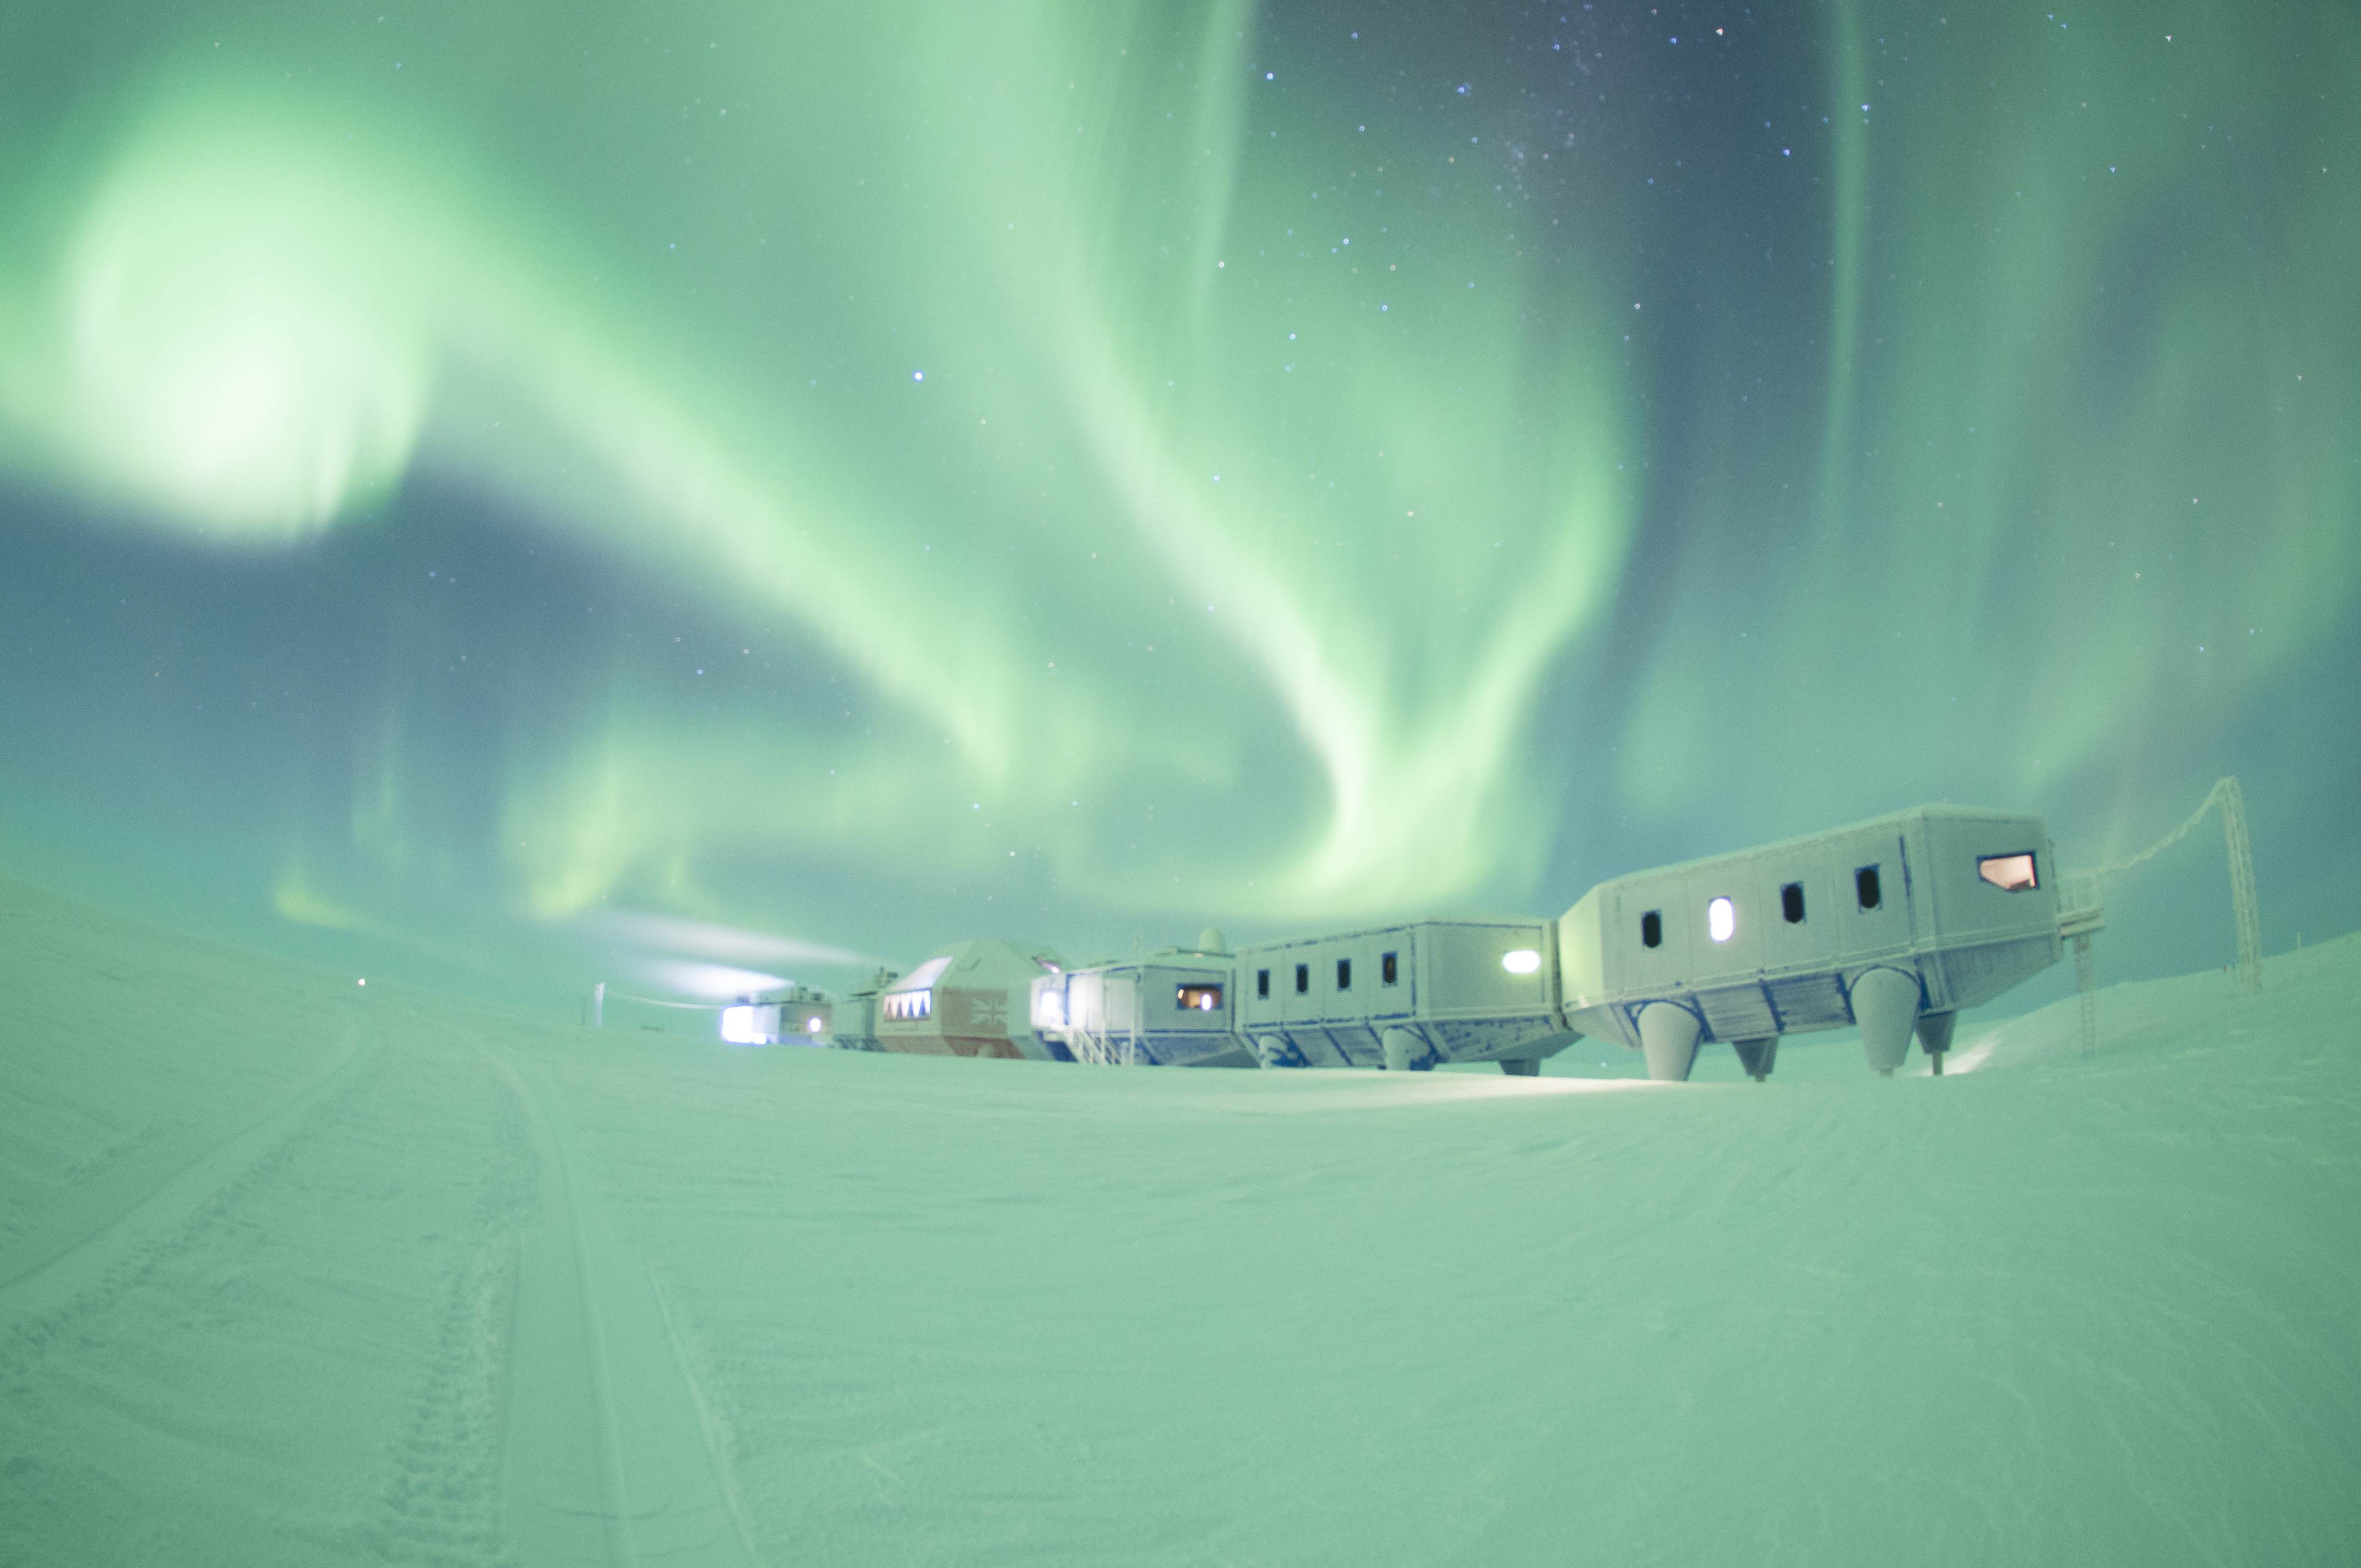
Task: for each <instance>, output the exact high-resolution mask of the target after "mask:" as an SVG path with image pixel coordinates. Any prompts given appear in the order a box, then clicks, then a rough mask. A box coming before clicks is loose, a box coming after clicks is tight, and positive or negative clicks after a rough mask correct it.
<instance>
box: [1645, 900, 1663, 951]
mask: <svg viewBox="0 0 2361 1568" xmlns="http://www.w3.org/2000/svg"><path fill="white" fill-rule="evenodd" d="M1640 945H1641V946H1642V947H1643V948H1661V947H1663V946H1664V916H1663V915H1661V914H1659V913H1658V912H1657V911H1655V910H1653V909H1651V910H1649V911H1648V913H1646V914H1645V915H1642V916H1640Z"/></svg>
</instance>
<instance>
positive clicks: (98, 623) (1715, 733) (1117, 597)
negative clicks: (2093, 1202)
mask: <svg viewBox="0 0 2361 1568" xmlns="http://www.w3.org/2000/svg"><path fill="white" fill-rule="evenodd" d="M0 70H5V72H6V77H5V92H0V135H5V138H6V140H7V143H8V145H9V146H11V147H12V148H22V149H27V151H28V152H29V153H30V154H31V156H29V157H19V158H15V159H9V160H7V162H6V163H5V167H0V236H5V247H0V484H5V488H0V504H5V507H6V522H5V528H0V538H5V552H6V554H5V556H0V573H5V578H6V582H5V587H0V605H5V609H6V610H7V613H8V618H9V624H10V626H11V629H12V630H13V631H14V633H15V634H16V641H17V644H18V646H17V648H16V652H15V653H14V655H13V656H12V660H11V668H10V674H9V675H8V676H7V678H6V680H5V683H0V722H5V725H6V726H7V729H8V732H9V733H11V734H12V735H15V736H17V737H19V738H20V739H21V740H23V742H24V743H23V744H22V745H20V746H18V747H16V748H13V749H12V751H11V753H10V755H9V756H8V757H7V759H6V761H5V765H0V802H5V809H6V814H7V821H8V836H7V839H6V840H5V844H6V853H7V857H8V859H7V861H6V862H5V865H6V867H7V868H8V869H10V870H11V871H13V872H16V873H18V874H24V875H27V876H34V877H37V878H41V879H44V880H49V881H54V882H60V883H68V884H71V885H75V886H77V887H80V888H82V890H83V891H84V892H85V893H86V894H89V895H90V896H93V897H97V898H101V899H104V900H109V901H115V902H123V903H132V904H146V905H150V906H153V907H157V908H159V909H163V910H165V911H166V912H168V913H170V914H172V915H174V916H176V917H178V918H181V919H182V920H185V921H192V922H197V923H202V924H205V925H209V926H211V927H214V928H217V929H221V930H224V931H227V932H231V933H233V934H238V935H242V936H245V937H247V938H250V939H254V940H258V941H265V942H271V943H277V944H280V945H285V946H291V947H294V948H299V949H301V950H303V951H306V952H309V953H313V954H316V955H321V956H335V958H336V959H337V961H340V962H342V961H346V959H355V960H356V961H366V962H370V963H375V964H379V965H386V964H390V965H391V966H393V967H394V968H396V969H401V968H402V967H403V966H405V965H408V966H412V968H413V970H414V971H415V972H421V973H423V972H427V971H428V970H429V969H434V970H436V972H444V971H448V972H451V973H462V972H464V973H467V974H469V975H471V976H472V977H473V979H474V981H475V982H477V983H499V984H501V985H509V986H514V985H526V986H543V985H548V986H555V985H558V984H565V985H569V986H570V985H572V984H574V983H576V982H577V981H579V980H581V979H583V978H586V977H587V976H588V975H590V974H592V973H594V972H599V971H598V970H594V969H592V968H590V967H588V965H589V964H591V963H592V962H593V960H592V959H590V958H589V957H588V954H589V953H591V952H593V951H601V950H604V948H613V947H614V946H615V945H616V944H617V943H619V942H620V943H622V944H623V945H624V946H629V945H631V942H630V939H628V938H626V937H623V936H619V935H618V932H619V931H621V930H623V929H624V927H620V926H618V925H617V924H616V922H617V921H619V920H633V919H637V920H642V924H641V925H639V926H636V927H630V929H631V930H636V931H640V932H642V933H643V932H644V931H645V930H646V929H647V927H646V926H645V924H644V919H643V917H646V916H664V917H668V918H675V919H677V920H680V921H686V922H696V923H698V925H697V927H696V928H697V929H710V928H720V927H726V928H729V929H730V930H733V931H740V932H759V933H765V934H770V935H771V936H773V937H775V938H778V939H779V942H780V947H779V948H777V949H776V950H775V951H774V952H773V953H772V954H771V958H772V959H774V960H776V959H780V958H781V955H785V958H786V959H793V960H794V961H795V962H796V963H798V964H801V965H802V966H803V967H802V968H798V969H796V970H795V972H796V974H797V976H798V977H799V978H812V979H818V980H819V981H823V982H824V983H829V984H835V983H840V982H841V981H842V980H843V979H844V978H846V976H847V973H848V972H849V970H850V969H851V967H852V966H853V965H854V964H855V963H856V962H857V961H858V960H860V959H862V958H875V959H886V960H892V961H895V962H897V963H907V962H909V961H910V960H912V959H915V958H916V957H917V956H918V955H919V954H920V953H921V952H923V951H924V950H925V949H926V948H928V947H929V946H932V945H934V944H937V943H939V942H941V941H944V940H946V939H950V938H957V937H960V936H963V935H967V934H970V933H972V932H975V931H985V930H1006V931H1009V932H1011V933H1012V934H1017V933H1022V934H1037V933H1038V934H1039V935H1042V936H1044V937H1046V938H1049V940H1051V941H1054V942H1058V943H1060V944H1061V945H1064V946H1067V947H1068V948H1070V949H1071V950H1072V951H1073V952H1075V954H1076V956H1083V955H1084V954H1085V953H1086V952H1089V951H1094V950H1100V949H1104V948H1112V947H1116V946H1121V945H1126V944H1127V943H1129V942H1130V941H1131V940H1132V939H1133V938H1134V936H1135V934H1138V935H1140V936H1142V937H1144V938H1145V939H1147V940H1148V941H1149V942H1151V943H1160V942H1163V941H1169V940H1171V939H1173V938H1178V937H1181V936H1185V935H1188V934H1191V933H1193V931H1194V930H1195V929H1196V927H1197V926H1198V925H1200V924H1202V923H1203V922H1205V921H1214V922H1219V923H1222V924H1224V925H1227V926H1229V927H1232V929H1233V930H1234V931H1239V932H1262V931H1268V930H1274V929H1279V928H1286V927H1301V926H1305V925H1308V924H1314V923H1334V922H1341V921H1347V920H1354V919H1360V918H1368V917H1376V916H1385V915H1391V914H1398V913H1403V912H1412V913H1441V912H1444V911H1446V910H1452V909H1466V908H1470V907H1482V908H1522V909H1530V910H1532V911H1534V912H1536V913H1543V914H1554V913H1556V912H1557V911H1559V910H1560V909H1562V908H1564V907H1565V905H1567V904H1569V903H1571V902H1572V901H1573V899H1574V898H1575V897H1576V895H1577V894H1579V893H1580V892H1581V891H1582V890H1583V888H1584V887H1586V886H1587V885H1588V884H1589V883H1591V882H1593V881H1596V880H1598V878H1601V877H1605V876H1609V875H1612V874H1616V873H1618V872H1623V871H1628V870H1631V869H1634V868H1636V867H1639V866H1642V865H1645V864H1649V863H1653V862H1655V861H1664V860H1671V859H1682V858H1686V857H1687V856H1690V855H1693V854H1700V853H1707V852H1711V851H1715V850H1723V849H1729V848H1733V847H1737V846H1738V845H1741V844H1742V843H1745V842H1749V841H1753V840H1756V839H1768V838H1776V837H1784V836H1787V835H1790V834H1794V833H1799V832H1805V831H1810V830H1813V829H1816V828H1821V827H1825V826H1829V825H1832V824H1834V823H1836V822H1839V821H1842V820H1845V819H1847V818H1850V817H1858V816H1865V815H1869V814H1872V813H1873V812H1878V811H1883V810H1887V809H1891V808H1893V807H1895V806H1902V805H1905V804H1908V803H1910V802H1912V801H1915V800H1918V799H1927V798H1938V797H1949V798H1956V799H1963V800H1971V801H1974V802H1977V803H1980V804H1988V805H1992V806H2001V807H2005V808H2011V809H2016V808H2029V809H2036V810H2040V811H2043V812H2045V813H2046V814H2048V817H2049V819H2050V821H2051V825H2052V828H2053V830H2054V831H2055V832H2056V833H2057V836H2058V839H2059V848H2060V850H2061V853H2062V854H2063V855H2064V857H2065V859H2066V860H2067V861H2069V862H2070V863H2072V862H2081V863H2095V862H2097V861H2101V860H2103V859H2107V858H2111V857H2113V856H2114V855H2117V854H2119V853H2121V852H2122V851H2125V850H2131V849H2136V848H2137V847H2138V846H2139V845H2140V844H2141V843H2143V842H2145V841H2146V840H2147V839H2150V838H2153V837H2154V836H2155V835H2156V834H2157V833H2158V832H2160V831H2161V830H2162V829H2163V828H2166V827H2169V825H2170V824H2171V823H2172V822H2173V821H2175V820H2177V819H2178V818H2179V817H2180V815H2181V814H2182V813H2183V812H2184V811H2185V810H2186V809H2187V808H2188V806H2191V805H2193V804H2194V802H2195V800H2196V798H2197V797H2198V795H2202V791H2203V789H2204V788H2205V786H2206V785H2207V784H2210V782H2211V781H2212V779H2213V777H2214V776H2215V775H2216V774H2218V773H2230V772H2235V773H2242V774H2243V775H2244V776H2245V777H2246V781H2247V789H2248V794H2249V798H2250V801H2251V802H2252V803H2253V809H2254V811H2255V814H2256V818H2257V850H2258V854H2259V855H2260V856H2261V858H2262V861H2263V869H2262V875H2263V881H2264V906H2265V916H2266V920H2267V922H2268V926H2267V936H2268V939H2269V941H2270V943H2271V945H2272V946H2273V947H2274V948H2277V947H2283V946H2287V945H2290V944H2291V943H2292V941H2293V940H2294V937H2295V933H2296V932H2297V931H2298V930H2301V929H2303V928H2305V923H2306V922H2307V921H2308V922H2309V923H2310V926H2311V928H2312V930H2313V931H2315V932H2316V933H2317V934H2319V935H2321V936H2325V935H2329V934H2331V933H2333V932H2334V931H2338V930H2342V929H2345V928H2346V927H2349V926H2350V925H2351V924H2352V923H2353V920H2352V912H2353V905H2352V899H2351V892H2350V890H2351V888H2352V886H2353V885H2354V879H2355V877H2356V874H2361V830H2356V826H2355V823H2354V821H2353V807H2352V802H2353V801H2354V799H2355V798H2356V794H2361V740H2356V734H2361V724H2356V719H2357V718H2361V700H2356V696H2355V689H2354V680H2353V672H2354V669H2355V667H2356V664H2355V661H2356V654H2361V635H2356V616H2355V613H2354V608H2353V607H2354V596H2355V589H2356V563H2357V560H2361V466H2356V464H2361V442H2356V431H2361V379H2357V378H2361V298H2356V291H2355V290H2354V289H2353V287H2352V282H2351V279H2352V273H2353V260H2352V258H2353V257H2354V256H2355V255H2356V253H2361V16H2356V13H2355V12H2354V11H2353V10H2352V9H2351V8H2350V7H2349V6H2345V5H2331V4H2320V5H2295V4H2289V5H2271V6H2265V7H2262V8H2261V9H2259V10H2257V9H2256V8H2254V7H2244V8H2239V9H2238V10H2236V11H2235V13H2233V12H2232V11H2230V10H2227V9H2225V8H2223V7H2220V6H2218V5H2217V6H2211V7H2209V6H2204V5H2170V6H2165V7H2160V8H2159V7H2155V6H2148V5H2131V4H2114V5H2102V6H2097V7H2094V8H2092V10H2091V11H2090V12H2088V13H2087V14H2085V13H2081V12H2059V13H2056V14H2055V15H2051V14H2048V13H2044V12H2041V11H2037V10H2026V9H2018V8H2015V7H2000V6H1982V5H1971V6H1962V7H1960V8H1959V14H1957V15H1952V16H1948V17H1938V16H1933V15H1929V14H1927V12H1926V11H1925V9H1924V8H1923V7H1916V6H1902V5H1859V4H1845V5H1833V6H1830V7H1827V8H1824V9H1822V10H1821V11H1819V12H1817V13H1814V14H1810V15H1808V16H1806V15H1800V14H1799V15H1797V16H1792V17H1789V18H1786V19H1781V20H1768V19H1759V18H1756V17H1754V16H1750V15H1749V14H1748V13H1746V12H1744V11H1738V10H1733V11H1730V12H1727V13H1724V12H1717V11H1711V10H1708V9H1707V8H1702V7H1697V8H1683V7H1674V8H1670V9H1661V10H1660V9H1652V8H1649V7H1623V6H1615V7H1602V8H1600V9H1597V10H1594V9H1592V8H1590V7H1586V6H1582V5H1562V6H1554V7H1549V6H1533V7H1511V6H1500V7H1477V8H1469V9H1466V10H1454V11H1452V12H1450V13H1449V14H1448V15H1447V16H1443V15H1436V14H1433V13H1432V8H1422V7H1416V6H1409V5H1396V6H1382V5H1381V6H1375V7H1364V8H1361V9H1359V10H1357V11H1356V10H1354V9H1352V8H1346V7H1335V6H1325V5H1321V6H1310V7H1301V8H1292V7H1281V8H1274V9H1271V10H1268V11H1266V10H1262V9H1259V8H1257V7H1254V6H1249V5H1238V4H1230V3H1224V4H1218V5H1197V6H1177V5H1120V4H1113V3H1110V4H1104V5H1090V6H1077V5H1027V4H1009V5H943V4H898V5H895V4H889V5H876V6H866V7H861V8H859V10H858V12H857V15H856V14H853V13H849V12H848V13H845V14H843V15H835V14H832V8H814V9H812V10H810V11H809V12H805V11H802V10H796V11H792V12H790V11H787V10H786V9H785V8H770V7H755V6H746V5H717V4H708V5H684V6H678V7H671V8H666V9H664V11H662V12H661V13H660V14H659V13H656V12H653V11H648V10H643V9H642V8H636V7H621V6H612V5H576V6H566V7H552V6H534V5H515V6H508V7H498V8H489V9H488V8H478V7H462V6H456V5H409V6H404V7H391V8H387V9H384V10H382V11H380V10H379V9H375V8H367V9H364V8H357V7H346V6H327V7H323V6H302V7H298V6H292V5H210V6H199V7H193V8H186V9H182V10H180V11H176V12H175V13H173V14H172V16H171V17H170V19H169V20H166V19H163V18H161V17H159V16H158V15H156V14H154V13H153V12H152V8H148V7H133V6H122V5H104V4H100V5H90V6H84V7H75V8H71V9H61V10H56V11H50V10H48V9H45V8H38V7H34V8H26V14H24V15H20V16H15V17H12V18H11V19H9V20H8V21H6V22H5V23H0ZM2220 878H2221V872H2220V870H2219V867H2218V864H2215V863H2213V862H2209V861H2204V860H2203V858H2202V856H2201V857H2196V858H2194V859H2191V860H2188V861H2182V862H2180V864H2179V866H2178V868H2177V869H2175V868H2174V866H2173V865H2172V864H2170V863H2169V862H2168V863H2166V864H2164V865H2162V866H2161V867H2160V868H2159V869H2158V871H2157V872H2154V873H2151V874H2150V876H2149V877H2148V878H2147V880H2145V881H2143V882H2142V883H2139V884H2138V885H2137V887H2136V888H2127V889H2125V890H2124V891H2125V894H2126V895H2127V896H2131V897H2134V898H2135V899H2145V900H2146V901H2147V902H2146V905H2145V908H2146V909H2147V913H2142V906H2141V905H2137V904H2136V903H2135V905H2133V906H2130V907H2126V908H2125V911H2124V913H2123V916H2122V917H2121V918H2119V919H2118V920H2117V922H2116V926H2117V934H2118V938H2119V941H2120V945H2119V946H2118V947H2117V948H2116V949H2115V951H2116V953H2117V955H2118V958H2117V959H2111V960H2110V961H2111V962H2114V961H2120V962H2122V963H2125V964H2126V965H2128V966H2130V967H2131V968H2133V969H2135V970H2138V969H2146V968H2152V967H2154V968H2160V967H2163V966H2165V965H2168V964H2179V965H2182V966H2184V967H2185V966H2186V965H2187V964H2190V963H2192V962H2193V963H2205V962H2211V961H2217V960H2216V959H2215V958H2214V957H2213V955H2215V954H2217V953H2218V952H2220V951H2221V950H2223V949H2224V948H2225V946H2226V939H2227V938H2226V917H2225V916H2223V915H2222V914H2221V913H2220V910H2219V908H2218V903H2219V900H2218V897H2217V896H2216V894H2214V892H2213V889H2214V887H2215V885H2216V884H2217V883H2218V882H2219V880H2220ZM2208 879H2211V880H2208ZM2199 905H2202V907H2199ZM675 929H677V930H678V931H681V932H688V931H690V930H691V929H692V928H691V927H687V926H680V927H676V928H675ZM602 944H603V945H604V948H602ZM674 946H675V948H688V947H695V946H697V941H696V940H695V939H694V938H689V937H686V936H685V937H683V938H682V939H681V940H680V941H678V942H675V944H674ZM708 946H709V944H708ZM704 956H708V957H710V956H715V955H713V954H710V953H707V954H705V955H704ZM756 956H759V955H756ZM598 961H604V959H600V960H598ZM770 967H771V968H772V969H773V970H774V972H785V971H784V970H778V968H777V964H776V962H774V963H772V964H771V965H770ZM805 970H809V971H810V972H809V974H808V975H807V974H806V973H805Z"/></svg>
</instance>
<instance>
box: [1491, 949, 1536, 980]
mask: <svg viewBox="0 0 2361 1568" xmlns="http://www.w3.org/2000/svg"><path fill="white" fill-rule="evenodd" d="M1500 967H1501V968H1502V969H1504V970H1508V971H1509V972H1510V974H1531V973H1532V972H1533V970H1537V969H1539V968H1541V967H1542V956H1541V955H1540V954H1539V953H1537V952H1535V951H1533V950H1532V948H1518V949H1517V950H1516V951H1515V952H1513V953H1508V954H1505V955H1503V956H1502V958H1501V959H1500Z"/></svg>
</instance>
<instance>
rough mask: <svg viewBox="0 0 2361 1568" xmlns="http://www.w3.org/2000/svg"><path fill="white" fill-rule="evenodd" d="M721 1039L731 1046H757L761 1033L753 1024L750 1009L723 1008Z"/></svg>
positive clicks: (752, 1013)
mask: <svg viewBox="0 0 2361 1568" xmlns="http://www.w3.org/2000/svg"><path fill="white" fill-rule="evenodd" d="M721 1037H722V1038H723V1039H725V1040H727V1041H729V1042H730V1044H731V1045H733V1046H759V1045H761V1044H762V1043H763V1031H762V1029H761V1026H760V1025H757V1024H756V1023H755V1022H754V1009H752V1007H724V1008H723V1009H722V1010H721Z"/></svg>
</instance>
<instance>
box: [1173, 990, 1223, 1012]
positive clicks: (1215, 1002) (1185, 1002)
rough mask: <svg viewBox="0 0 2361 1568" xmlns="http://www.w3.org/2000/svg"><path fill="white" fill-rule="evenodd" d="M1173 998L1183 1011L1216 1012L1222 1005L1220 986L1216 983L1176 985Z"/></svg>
mask: <svg viewBox="0 0 2361 1568" xmlns="http://www.w3.org/2000/svg"><path fill="white" fill-rule="evenodd" d="M1174 999H1175V1000H1176V1001H1178V1002H1179V1003H1180V1011H1182V1012H1183V1013H1217V1012H1219V1011H1221V1006H1222V988H1221V987H1220V986H1218V985H1183V986H1180V987H1177V988H1176V990H1175V992H1174Z"/></svg>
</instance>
